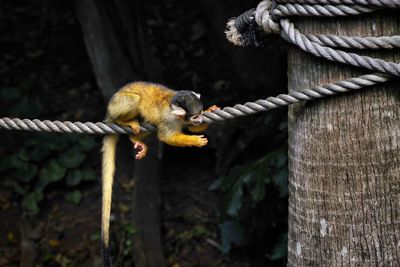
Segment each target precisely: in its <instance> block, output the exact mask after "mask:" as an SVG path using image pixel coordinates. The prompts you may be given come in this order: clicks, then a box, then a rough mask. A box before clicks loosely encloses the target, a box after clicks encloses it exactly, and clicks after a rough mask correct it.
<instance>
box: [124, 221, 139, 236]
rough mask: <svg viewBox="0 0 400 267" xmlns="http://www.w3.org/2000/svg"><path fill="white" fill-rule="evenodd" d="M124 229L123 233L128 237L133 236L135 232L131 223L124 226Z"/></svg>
mask: <svg viewBox="0 0 400 267" xmlns="http://www.w3.org/2000/svg"><path fill="white" fill-rule="evenodd" d="M124 228H125V232H127V233H128V234H130V235H133V234H135V233H136V232H137V229H136V227H135V226H134V225H133V224H131V223H127V224H125V227H124Z"/></svg>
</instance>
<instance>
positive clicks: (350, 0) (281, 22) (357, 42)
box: [225, 0, 400, 76]
mask: <svg viewBox="0 0 400 267" xmlns="http://www.w3.org/2000/svg"><path fill="white" fill-rule="evenodd" d="M276 3H278V4H277V5H275V6H274V5H273V4H272V1H271V0H264V1H261V2H260V3H259V5H258V6H257V8H256V9H252V10H249V11H247V12H245V13H243V14H242V15H240V16H239V17H238V18H236V19H231V20H230V21H228V23H227V30H226V32H225V33H226V37H227V39H228V40H229V41H231V42H232V43H234V44H235V45H241V46H246V45H250V44H252V43H253V44H254V45H255V46H258V45H259V43H260V41H259V40H257V39H258V38H259V36H258V34H257V32H256V33H255V34H253V35H252V33H249V32H248V29H249V28H254V24H256V25H257V26H258V28H259V29H261V30H262V31H263V32H264V33H265V34H271V33H279V34H280V35H281V37H282V38H283V39H285V40H286V41H288V42H289V43H292V44H294V45H297V46H298V47H299V48H301V49H302V50H304V51H306V52H309V53H311V54H313V55H315V56H317V57H322V58H325V59H328V60H330V61H335V62H340V63H344V64H348V65H352V66H355V67H362V68H366V69H369V70H372V71H378V72H380V73H386V74H390V75H393V76H400V64H398V63H394V62H388V61H385V60H382V59H379V58H372V57H368V56H361V55H358V54H355V53H349V52H345V51H342V50H338V49H335V48H346V49H394V48H400V36H398V35H395V36H382V37H355V36H349V37H347V36H336V35H312V34H308V35H305V34H303V33H301V32H300V31H299V30H298V29H296V28H295V26H294V24H293V23H292V22H290V21H289V19H288V18H287V17H289V16H317V17H321V16H327V17H331V16H350V15H359V14H362V13H369V12H373V11H375V10H376V9H379V8H399V7H400V0H277V1H276ZM244 17H245V18H244ZM252 32H254V30H253V31H252ZM254 35H255V36H254ZM249 36H250V38H249Z"/></svg>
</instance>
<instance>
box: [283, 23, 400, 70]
mask: <svg viewBox="0 0 400 267" xmlns="http://www.w3.org/2000/svg"><path fill="white" fill-rule="evenodd" d="M280 22H281V26H282V32H281V36H282V37H283V38H284V39H285V40H286V41H288V42H290V43H292V44H295V45H297V46H298V47H300V48H301V49H302V50H304V51H307V52H309V53H311V54H313V55H315V56H318V57H322V58H325V59H328V60H331V61H336V62H340V63H345V64H349V65H352V66H356V67H363V68H366V69H369V70H373V71H379V72H382V73H388V74H392V75H395V76H400V64H398V63H394V62H388V61H385V60H382V59H379V58H371V57H367V56H360V55H357V54H355V53H349V52H344V51H341V50H336V49H333V48H330V47H326V46H322V45H320V44H318V43H315V42H312V41H310V39H309V38H307V36H305V35H304V34H302V33H301V32H300V31H299V30H297V29H296V28H295V27H294V24H293V23H291V22H290V21H289V20H287V19H284V20H281V21H280Z"/></svg>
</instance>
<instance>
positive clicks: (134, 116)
mask: <svg viewBox="0 0 400 267" xmlns="http://www.w3.org/2000/svg"><path fill="white" fill-rule="evenodd" d="M216 109H219V108H218V107H217V106H215V105H214V106H212V107H210V108H209V109H208V110H207V111H213V110H216ZM202 113H203V104H202V103H201V101H200V95H199V94H197V93H195V92H192V91H173V90H171V89H168V88H166V87H164V86H162V85H160V84H154V83H147V82H134V83H130V84H127V85H125V86H124V87H122V88H121V89H120V90H119V91H117V92H116V93H115V94H114V96H113V97H112V98H111V100H110V102H109V104H108V108H107V115H106V122H109V123H116V124H118V125H121V126H128V127H130V128H131V129H132V131H133V133H134V135H131V136H130V137H129V139H130V140H131V142H132V143H133V147H134V149H136V150H138V152H137V154H136V156H135V158H136V159H138V160H139V159H142V158H144V157H145V156H146V153H147V150H148V148H147V146H146V144H144V143H143V142H142V141H141V140H142V139H143V138H144V137H146V136H147V135H148V134H149V133H148V132H145V133H141V132H140V124H139V121H138V118H142V119H143V120H144V121H146V122H148V123H150V124H152V125H154V126H157V136H158V138H159V140H160V141H162V142H164V143H166V144H169V145H171V146H179V147H184V146H196V147H202V146H205V145H206V144H207V142H208V141H207V138H205V137H204V136H203V135H186V134H183V133H182V128H183V127H188V129H189V131H191V132H201V131H204V130H206V129H207V124H204V123H203V124H202V119H203V118H202ZM117 141H118V135H116V134H111V135H107V136H105V137H104V140H103V148H102V153H103V163H102V164H103V166H102V187H103V188H102V193H103V199H102V218H101V220H102V221H101V238H102V249H103V262H104V266H111V257H110V251H109V227H110V225H109V223H110V222H109V220H110V214H111V198H112V186H113V177H114V172H115V150H116V145H117Z"/></svg>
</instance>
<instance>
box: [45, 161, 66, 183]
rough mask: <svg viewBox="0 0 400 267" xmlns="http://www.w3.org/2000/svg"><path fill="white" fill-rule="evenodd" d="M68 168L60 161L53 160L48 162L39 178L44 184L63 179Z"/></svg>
mask: <svg viewBox="0 0 400 267" xmlns="http://www.w3.org/2000/svg"><path fill="white" fill-rule="evenodd" d="M65 172H66V169H65V167H64V166H62V165H61V164H60V163H58V161H56V160H52V161H50V162H49V163H47V164H46V165H45V166H44V167H43V168H42V169H41V170H40V174H39V179H40V182H41V184H42V186H44V187H45V186H46V185H48V184H50V183H53V182H57V181H59V180H61V179H62V178H63V177H64V175H65Z"/></svg>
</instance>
